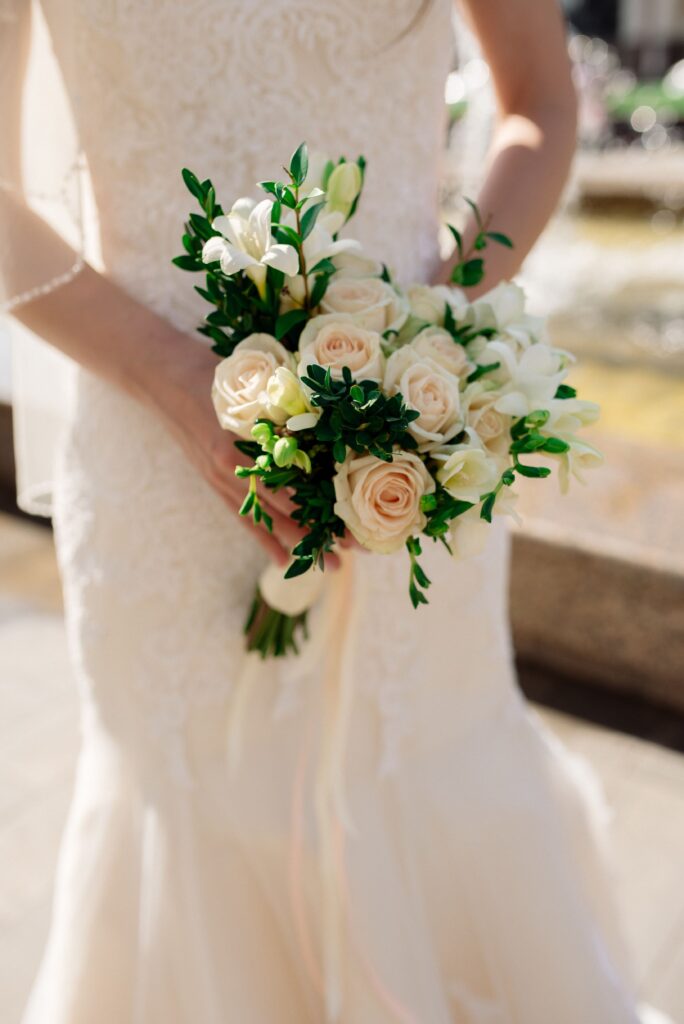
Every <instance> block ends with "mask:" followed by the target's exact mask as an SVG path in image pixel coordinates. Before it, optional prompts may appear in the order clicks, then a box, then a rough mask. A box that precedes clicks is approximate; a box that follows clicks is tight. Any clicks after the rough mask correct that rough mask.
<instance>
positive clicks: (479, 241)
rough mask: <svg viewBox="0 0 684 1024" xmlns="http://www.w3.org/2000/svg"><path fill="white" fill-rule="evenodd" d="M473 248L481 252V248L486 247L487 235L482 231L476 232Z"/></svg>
mask: <svg viewBox="0 0 684 1024" xmlns="http://www.w3.org/2000/svg"><path fill="white" fill-rule="evenodd" d="M473 248H474V249H476V250H477V251H478V252H481V250H482V249H486V248H487V236H486V235H485V233H484V231H480V233H479V234H478V236H477V238H476V239H475V241H474V243H473Z"/></svg>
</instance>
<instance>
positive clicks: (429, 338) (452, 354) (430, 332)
mask: <svg viewBox="0 0 684 1024" xmlns="http://www.w3.org/2000/svg"><path fill="white" fill-rule="evenodd" d="M411 348H412V349H413V350H414V352H417V353H418V355H420V356H425V357H427V358H428V359H432V361H433V362H435V363H439V365H440V366H443V367H444V369H445V370H448V371H449V373H453V375H454V376H455V377H460V376H463V375H464V374H465V373H467V371H468V370H469V369H470V364H469V362H468V357H467V355H466V351H465V349H464V347H463V345H459V344H458V342H457V341H454V339H453V338H452V337H451V335H450V334H449V332H448V331H445V330H444V329H443V328H442V327H426V328H425V329H424V330H422V331H421V332H420V333H419V334H417V335H416V337H415V338H414V339H413V341H412V342H411Z"/></svg>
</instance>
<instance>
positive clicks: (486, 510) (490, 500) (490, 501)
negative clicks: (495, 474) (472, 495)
mask: <svg viewBox="0 0 684 1024" xmlns="http://www.w3.org/2000/svg"><path fill="white" fill-rule="evenodd" d="M495 501H496V491H490V492H489V494H486V495H485V497H484V500H483V502H482V508H481V509H480V519H484V520H485V522H487V523H491V521H492V512H493V511H494V502H495Z"/></svg>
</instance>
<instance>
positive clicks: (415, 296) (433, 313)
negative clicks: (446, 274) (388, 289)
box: [406, 284, 468, 327]
mask: <svg viewBox="0 0 684 1024" xmlns="http://www.w3.org/2000/svg"><path fill="white" fill-rule="evenodd" d="M406 294H407V296H408V300H409V303H410V306H411V313H412V314H413V316H415V317H417V318H418V319H419V320H427V322H428V323H431V324H437V325H438V326H440V327H441V326H442V325H443V324H444V313H445V311H446V307H447V305H449V306H451V308H452V310H453V311H454V313H456V311H458V312H459V314H460V313H461V312H463V311H465V310H466V309H467V307H468V303H467V300H466V297H465V294H464V292H462V291H461V290H460V289H459V288H450V287H449V285H446V284H437V285H433V286H430V285H427V284H414V285H412V286H411V287H410V288H409V289H408V292H407V293H406Z"/></svg>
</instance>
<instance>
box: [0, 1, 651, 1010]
mask: <svg viewBox="0 0 684 1024" xmlns="http://www.w3.org/2000/svg"><path fill="white" fill-rule="evenodd" d="M464 6H465V8H466V13H467V15H468V16H469V18H470V20H471V22H472V25H473V27H474V30H475V32H476V34H477V35H478V37H479V39H480V41H481V44H482V47H483V51H484V54H485V56H486V58H487V60H488V61H489V64H490V66H491V68H492V73H493V76H494V82H495V86H496V91H497V96H498V103H499V113H500V116H499V121H498V127H497V129H496V132H495V135H494V140H493V144H492V148H491V153H490V158H489V165H488V170H487V173H486V177H485V181H484V185H483V188H482V191H481V194H480V196H479V205H480V207H481V208H482V209H483V210H484V211H485V212H486V213H488V214H491V216H492V218H493V221H494V223H495V224H496V227H497V228H498V229H500V230H502V231H505V232H506V233H507V234H509V235H510V236H512V237H513V238H514V239H515V242H516V248H515V250H514V252H513V253H512V254H511V253H509V251H508V250H504V249H501V250H500V251H497V252H496V253H493V254H492V258H491V259H490V261H489V267H488V277H487V280H486V287H487V288H490V287H492V286H494V285H495V284H496V283H497V282H498V281H500V280H501V279H503V278H506V277H509V276H510V275H511V274H513V273H514V272H515V270H516V269H517V266H518V263H519V261H520V260H521V259H522V257H523V256H524V255H525V253H526V252H527V251H528V250H529V249H530V247H531V246H532V244H533V242H534V240H535V239H536V237H537V235H538V234H539V232H540V231H541V229H542V228H543V226H544V224H545V223H546V221H547V218H548V217H549V215H550V213H551V211H552V210H553V207H554V204H555V203H556V201H557V198H558V195H559V192H560V189H561V187H562V185H563V181H564V179H565V176H566V173H567V169H568V165H569V162H570V159H571V154H572V151H573V135H574V119H575V103H574V96H573V90H572V87H571V83H570V74H569V69H568V62H567V58H566V52H565V45H564V35H563V27H562V22H561V17H560V15H559V13H558V11H557V10H556V8H555V5H554V3H553V2H552V0H467V2H466V3H465V4H464ZM40 7H41V9H42V15H41V16H42V17H43V18H44V19H45V22H46V24H47V26H48V28H49V32H50V37H51V40H52V45H53V47H54V51H55V54H56V58H57V61H58V63H59V65H60V67H61V71H62V75H63V78H64V82H65V86H66V91H67V93H68V95H69V99H70V102H71V106H72V113H73V118H74V121H75V125H76V129H77V131H78V136H79V139H80V147H81V150H82V153H83V154H84V157H85V159H86V160H87V165H88V170H89V175H90V180H91V182H92V192H93V197H94V204H95V207H96V210H97V217H98V223H99V242H100V246H101V262H100V264H99V266H98V269H95V265H94V264H93V262H92V261H91V262H90V263H89V264H86V265H84V266H83V267H80V265H79V264H78V262H76V263H75V259H76V258H75V256H74V253H73V252H72V251H71V250H69V249H68V247H67V245H66V243H65V242H64V241H62V240H61V238H60V237H59V236H58V235H57V234H56V233H55V231H54V230H53V229H52V228H51V227H49V226H48V224H47V221H46V220H45V219H44V218H41V217H40V216H38V215H37V214H36V213H35V212H34V211H33V210H32V209H31V207H30V205H29V203H28V202H27V200H26V197H22V196H21V195H20V194H19V192H18V189H17V188H12V187H9V184H8V183H11V182H12V181H14V182H18V179H19V171H18V164H19V127H18V126H19V124H20V116H19V115H20V99H19V97H20V92H21V82H22V75H23V68H24V59H25V56H26V52H27V40H28V38H29V32H30V24H29V21H30V18H29V15H30V9H31V5H30V4H29V3H28V0H3V2H2V3H0V14H2V18H0V69H1V70H0V77H1V81H0V85H1V86H2V88H1V89H0V114H1V115H2V118H1V121H0V123H1V125H2V136H1V137H0V152H1V154H2V157H1V158H2V163H3V166H2V169H1V171H2V173H0V177H1V178H2V179H3V181H4V182H5V186H6V187H5V188H4V189H2V190H0V218H1V220H2V230H3V237H4V239H5V243H6V244H5V247H4V259H3V266H2V272H3V278H4V288H5V293H6V297H7V298H8V300H9V301H8V305H10V306H11V307H12V309H13V313H14V316H15V317H16V318H17V320H19V321H21V322H22V323H23V324H24V325H26V326H28V327H29V328H30V329H31V330H32V331H35V332H36V333H37V334H38V335H40V336H42V337H43V338H44V339H46V340H47V341H49V342H50V343H51V344H52V345H54V346H55V347H56V348H58V349H60V350H61V351H62V352H63V353H66V354H67V355H68V356H70V357H71V358H72V359H73V360H75V361H76V363H78V364H79V368H78V370H77V371H76V401H75V409H74V411H73V414H72V415H71V418H70V421H69V426H68V432H67V436H66V438H65V440H64V443H63V444H62V446H61V449H60V458H59V465H58V468H57V472H56V477H55V494H54V515H55V531H56V540H57V547H58V552H59V559H60V565H61V572H62V578H63V584H64V594H65V604H66V616H67V624H68V631H69V637H70V643H71V650H72V655H73V663H74V670H75V673H76V676H77V679H78V683H79V688H80V692H81V695H82V719H81V722H82V750H81V755H80V761H79V768H78V775H77V781H76V790H75V794H74V798H73V803H72V807H71V812H70V815H69V819H68V823H67V827H66V831H65V835H64V839H63V845H62V850H61V857H60V861H59V869H58V876H57V883H56V894H55V901H54V914H53V921H52V928H51V931H50V937H49V941H48V944H47V949H46V951H45V955H44V959H43V963H42V966H41V969H40V972H39V975H38V978H37V981H36V983H35V986H34V989H33V992H32V995H31V998H30V1001H29V1005H28V1008H27V1010H26V1015H25V1018H24V1024H93V1022H97V1024H138V1022H144V1024H226V1022H227V1021H236V1022H238V1021H239V1022H240V1024H266V1022H269V1024H270V1022H272V1024H277V1022H282V1024H286V1022H288V1024H289V1022H291V1024H305V1022H311V1024H320V1022H321V1021H323V1020H325V1021H329V1022H332V1021H343V1022H345V1024H384V1022H387V1024H390V1022H394V1021H396V1022H403V1024H447V1022H452V1024H456V1022H458V1024H635V1022H636V1021H637V1020H638V1019H639V1017H638V1013H637V1009H636V1004H635V996H634V994H633V991H632V988H631V986H630V982H629V980H628V977H629V969H628V967H627V965H626V963H625V956H624V953H623V949H622V944H621V939H620V935H619V928H618V927H617V925H616V923H615V915H614V911H613V907H612V902H611V898H610V895H609V893H608V891H607V888H606V886H605V884H604V878H603V868H602V864H601V856H600V851H599V845H598V842H597V836H596V834H595V828H594V823H593V818H592V815H591V813H590V812H589V810H588V805H587V801H586V800H585V798H584V795H583V793H582V791H581V787H580V786H579V783H578V780H577V773H576V772H575V770H574V769H573V766H572V764H571V762H570V760H569V758H568V757H567V755H566V754H565V753H564V752H563V751H562V750H559V749H558V747H557V745H555V744H554V743H552V742H551V740H550V739H549V738H548V737H547V736H546V735H545V734H544V733H543V732H542V731H541V729H540V727H539V725H538V723H537V722H536V721H535V719H534V718H533V717H532V716H531V714H530V712H529V711H528V709H527V708H526V706H525V703H524V701H523V699H522V697H521V695H520V693H519V690H518V689H517V686H516V682H515V678H514V673H513V668H512V659H511V644H510V634H509V624H508V616H507V610H506V588H507V564H508V538H507V535H506V533H505V531H504V530H503V529H502V528H500V527H497V528H493V529H492V531H491V537H490V540H489V544H488V547H487V549H486V551H485V552H484V553H483V554H481V555H479V556H478V557H476V558H473V559H471V560H470V561H467V562H462V563H449V562H448V560H445V559H443V558H442V557H441V552H439V553H435V557H434V559H433V560H432V561H430V555H429V554H428V556H427V564H426V568H427V570H428V572H429V575H430V576H431V577H432V579H433V581H434V582H433V587H434V589H433V592H432V593H433V594H434V597H433V598H432V600H431V604H430V606H429V608H427V609H422V610H421V612H420V615H415V614H414V613H413V611H412V610H411V609H410V607H409V605H408V602H407V600H406V598H405V594H404V572H405V566H404V563H403V559H402V558H401V556H399V557H398V559H395V558H394V557H386V558H382V559H380V558H376V557H373V556H368V555H362V554H361V553H356V552H346V553H343V557H342V559H341V560H342V562H343V565H342V568H341V569H340V570H339V571H338V572H337V573H333V574H332V576H331V578H330V579H329V580H328V583H327V587H328V589H329V590H330V592H332V593H334V592H335V590H336V588H337V589H339V588H340V586H341V583H340V581H341V580H342V579H344V580H345V586H346V587H347V588H349V587H351V593H352V596H351V600H350V602H349V609H348V615H347V619H348V624H347V627H346V631H345V635H344V636H343V637H342V638H341V641H342V642H340V645H339V646H340V648H341V651H340V654H339V657H340V658H344V659H345V661H346V668H347V670H348V672H349V673H350V677H351V679H352V680H353V693H352V705H351V710H350V720H349V725H348V738H347V749H346V753H345V764H344V770H345V787H346V792H347V797H348V802H349V805H350V810H351V816H352V818H353V820H354V825H355V830H354V832H353V834H349V833H348V832H346V831H344V830H343V829H341V828H340V827H339V822H336V821H335V819H334V818H332V819H330V818H326V816H325V815H324V814H321V813H320V806H319V804H320V789H319V788H318V781H317V780H318V778H319V775H318V771H319V769H318V765H319V758H320V756H321V754H322V752H324V747H325V744H326V743H328V742H330V736H331V734H332V735H334V730H335V725H336V723H335V720H334V719H335V713H336V712H335V705H334V702H333V705H332V710H331V704H330V700H329V696H330V695H329V693H328V687H327V685H326V678H325V673H324V671H323V667H322V666H323V665H324V661H323V655H324V653H325V648H329V647H331V645H332V644H333V642H338V641H339V640H340V638H338V637H336V630H335V628H334V626H335V623H332V624H330V623H329V622H328V621H326V619H325V617H324V616H323V615H322V614H321V616H320V617H319V620H318V622H317V623H316V624H315V626H314V631H313V632H314V639H313V640H312V641H311V642H310V643H309V645H308V647H307V648H306V650H305V651H304V653H303V655H302V656H301V658H300V659H293V660H286V661H285V662H284V663H283V664H275V663H273V662H270V663H265V664H261V663H259V664H258V665H257V666H256V667H255V665H254V663H253V662H252V661H251V660H249V659H248V658H246V656H245V654H244V650H243V638H242V632H241V630H242V625H243V619H244V614H245V609H246V608H247V606H248V602H249V599H250V598H251V595H252V591H253V587H254V582H255V579H256V578H257V576H258V574H259V572H260V570H261V569H262V568H263V566H264V565H265V564H266V563H267V561H268V559H272V560H276V561H282V560H283V559H284V557H285V555H286V550H285V549H286V548H287V547H288V546H290V545H291V544H293V543H294V542H295V540H296V537H297V533H296V529H295V527H294V525H293V524H292V522H291V521H290V520H289V518H288V508H287V505H286V504H283V503H282V501H281V503H279V504H276V505H274V507H273V508H272V509H271V513H272V515H273V516H274V518H275V520H276V529H275V534H274V537H271V536H269V535H268V534H267V533H266V532H258V531H255V530H254V529H253V528H251V527H249V526H245V523H244V521H239V520H238V517H237V514H236V509H237V507H238V504H239V503H240V501H241V498H242V494H241V491H242V486H241V484H240V482H239V481H237V480H236V479H235V477H234V475H233V469H234V467H235V463H236V458H237V457H238V456H237V455H236V451H235V449H234V448H233V445H232V443H231V441H230V439H229V438H228V437H227V435H226V434H225V433H224V432H223V431H221V429H220V428H219V427H218V425H217V423H216V420H215V416H214V413H213V410H212V407H211V403H210V401H209V391H210V384H211V380H212V375H213V370H214V367H215V364H216V357H215V356H214V355H213V354H212V353H211V351H210V350H209V348H208V347H207V346H205V345H204V343H203V341H202V340H201V339H200V338H199V337H198V336H197V335H196V334H195V333H194V328H195V327H196V325H197V323H198V322H199V318H200V315H201V307H202V304H201V302H200V300H199V299H198V298H197V296H193V294H192V290H191V289H190V288H188V286H187V281H186V280H185V279H182V278H181V277H180V272H179V271H178V270H176V269H175V268H173V267H172V266H171V264H170V260H171V258H172V257H173V256H174V255H176V252H177V248H178V245H177V236H178V233H179V225H181V224H182V221H183V219H184V217H185V216H186V214H187V208H188V197H187V194H186V193H185V192H184V189H183V185H182V182H181V180H180V175H179V171H180V168H181V167H183V166H186V165H189V166H192V167H193V168H195V169H196V170H198V171H199V172H200V173H201V174H203V175H209V174H210V175H211V176H212V178H213V179H214V181H215V183H216V185H217V191H218V192H219V194H220V195H226V196H230V195H240V194H244V193H245V192H247V191H249V189H250V187H251V183H252V182H254V181H256V180H258V179H259V178H264V177H268V176H269V175H270V176H276V177H277V175H278V169H279V167H278V164H279V160H281V159H282V158H283V156H284V155H287V154H288V153H290V152H292V150H293V149H294V148H295V147H296V146H297V145H298V143H299V142H300V141H301V140H302V139H303V138H306V139H307V141H308V142H309V144H310V146H311V147H312V148H314V149H318V150H321V151H323V152H329V153H330V154H332V155H333V156H337V154H338V153H339V152H344V153H346V154H347V155H355V154H356V153H364V154H365V156H366V157H367V159H368V175H367V182H366V189H365V193H364V201H363V205H362V208H361V210H360V212H359V214H358V216H357V218H356V221H355V223H356V224H357V225H358V228H359V231H358V234H359V236H360V238H361V240H362V241H363V243H364V245H365V247H366V248H367V250H368V251H369V252H371V253H372V252H373V251H374V250H375V251H377V252H378V253H382V254H385V253H387V252H388V247H389V254H390V258H391V261H392V262H393V265H394V268H395V270H396V272H397V274H398V276H399V278H400V279H404V280H406V279H422V280H425V281H429V280H447V279H448V275H449V266H448V265H444V264H440V260H439V256H438V249H437V193H438V183H439V156H440V152H441V149H442V145H443V137H444V127H445V126H444V123H443V88H444V80H445V76H446V74H447V73H448V70H449V67H450V61H451V52H452V40H451V0H422V2H421V0H395V2H393V3H389V2H385V0H378V2H374V3H368V2H362V0H187V2H186V3H180V2H172V0H166V2H162V0H138V2H133V0H41V5H40ZM35 11H36V8H35V7H34V16H35ZM46 98H47V97H46ZM29 141H30V140H29ZM48 142H49V139H47V138H46V139H45V143H46V145H47V144H48ZM474 230H475V226H474V225H473V224H470V225H469V228H468V233H469V236H470V237H471V238H472V237H473V232H474ZM74 263H75V265H74V267H73V269H72V270H68V269H67V270H66V271H64V268H70V267H72V264H74ZM60 268H61V271H62V272H58V270H59V269H60ZM77 271H78V272H77ZM188 292H190V295H189V294H188ZM274 500H275V499H274ZM327 653H328V657H329V653H330V652H329V651H328V652H327ZM328 663H329V662H328ZM235 722H239V730H238V732H239V736H237V737H236V734H235ZM231 730H232V731H231ZM229 733H230V735H231V736H232V740H233V741H235V742H232V743H231V745H230V749H231V750H232V751H233V753H234V754H235V751H236V750H238V751H239V756H234V757H232V759H229V758H228V753H227V752H228V749H229V744H228V735H229ZM238 740H239V742H238Z"/></svg>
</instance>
